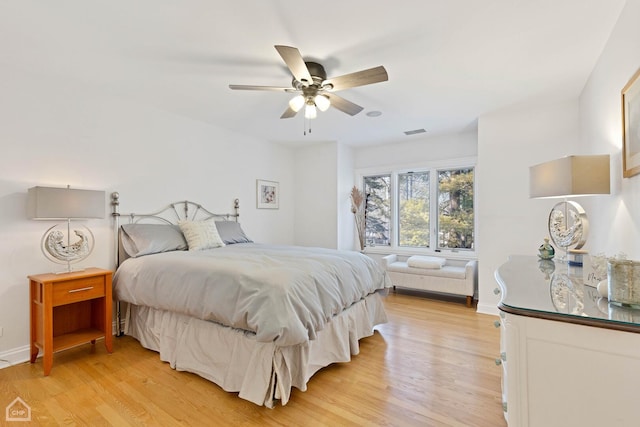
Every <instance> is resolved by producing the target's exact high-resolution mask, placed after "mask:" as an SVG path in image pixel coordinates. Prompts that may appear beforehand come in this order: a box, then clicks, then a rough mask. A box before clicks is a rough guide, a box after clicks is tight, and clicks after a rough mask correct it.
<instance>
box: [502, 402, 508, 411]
mask: <svg viewBox="0 0 640 427" xmlns="http://www.w3.org/2000/svg"><path fill="white" fill-rule="evenodd" d="M502 412H507V402H502Z"/></svg>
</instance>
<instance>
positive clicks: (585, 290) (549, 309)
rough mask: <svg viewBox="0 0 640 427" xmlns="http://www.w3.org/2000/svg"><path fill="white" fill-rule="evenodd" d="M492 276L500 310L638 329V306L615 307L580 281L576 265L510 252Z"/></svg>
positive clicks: (592, 288)
mask: <svg viewBox="0 0 640 427" xmlns="http://www.w3.org/2000/svg"><path fill="white" fill-rule="evenodd" d="M495 277H496V280H497V282H498V285H499V286H500V290H501V301H500V305H499V308H500V309H501V310H502V311H505V312H510V313H515V314H521V315H525V316H533V317H541V318H547V319H551V320H559V321H565V322H572V323H581V324H587V325H590V326H598V327H604V328H610V329H621V330H628V331H632V332H640V310H636V309H631V308H626V307H619V306H617V305H614V304H611V303H609V301H608V300H607V298H602V297H600V295H599V294H598V290H597V289H596V288H595V287H593V286H588V285H585V284H584V282H583V279H582V268H580V267H573V266H569V265H568V264H567V263H566V262H560V261H557V262H554V261H549V260H541V259H540V258H538V257H536V256H524V255H513V256H511V257H509V260H508V261H507V262H506V263H504V264H502V265H501V266H500V267H498V269H497V270H496V272H495Z"/></svg>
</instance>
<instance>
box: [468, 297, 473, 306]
mask: <svg viewBox="0 0 640 427" xmlns="http://www.w3.org/2000/svg"><path fill="white" fill-rule="evenodd" d="M472 302H473V297H470V296H467V307H469V308H471V303H472Z"/></svg>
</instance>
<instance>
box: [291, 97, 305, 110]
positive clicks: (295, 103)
mask: <svg viewBox="0 0 640 427" xmlns="http://www.w3.org/2000/svg"><path fill="white" fill-rule="evenodd" d="M304 103H305V99H304V96H302V95H297V96H294V97H293V98H291V100H290V101H289V107H290V108H291V109H292V110H293V111H295V112H296V113H297V112H298V111H300V109H301V108H302V106H303V105H304Z"/></svg>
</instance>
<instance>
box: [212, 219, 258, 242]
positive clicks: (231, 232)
mask: <svg viewBox="0 0 640 427" xmlns="http://www.w3.org/2000/svg"><path fill="white" fill-rule="evenodd" d="M216 228H217V229H218V234H220V238H221V239H222V241H223V242H224V243H225V244H226V245H232V244H234V243H253V240H251V239H249V238H248V237H247V235H246V234H244V231H243V230H242V227H241V226H240V223H237V222H235V221H216Z"/></svg>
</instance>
